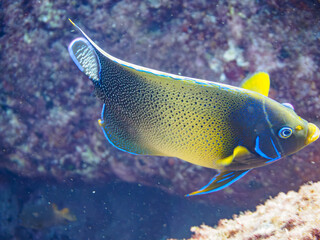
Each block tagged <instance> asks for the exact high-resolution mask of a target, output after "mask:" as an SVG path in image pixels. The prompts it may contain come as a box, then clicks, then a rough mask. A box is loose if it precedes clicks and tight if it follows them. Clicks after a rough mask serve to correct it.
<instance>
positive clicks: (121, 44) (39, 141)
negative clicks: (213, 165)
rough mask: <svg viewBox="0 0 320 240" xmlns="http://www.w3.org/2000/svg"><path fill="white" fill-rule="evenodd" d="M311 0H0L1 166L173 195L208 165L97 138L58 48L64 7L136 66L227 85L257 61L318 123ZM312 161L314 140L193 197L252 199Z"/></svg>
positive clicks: (310, 173)
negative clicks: (130, 150)
mask: <svg viewBox="0 0 320 240" xmlns="http://www.w3.org/2000/svg"><path fill="white" fill-rule="evenodd" d="M301 5H302V6H301ZM319 5H320V3H319V2H318V1H311V0H310V1H306V2H304V3H300V1H296V0H292V1H290V0H286V1H281V4H277V1H250V0H246V1H228V2H225V1H220V2H218V3H217V2H213V1H201V0H197V1H192V2H183V1H174V2H172V1H160V2H158V1H156V2H155V1H147V2H145V1H134V2H132V1H128V0H121V1H115V2H114V1H109V0H104V1H102V2H100V3H99V5H93V4H92V3H91V2H86V4H79V3H74V2H73V3H69V2H68V1H65V0H58V1H54V2H50V1H35V0H34V1H23V0H18V1H3V2H1V3H0V6H1V8H2V11H1V13H2V14H1V15H0V50H1V51H0V56H1V61H0V69H1V72H2V75H1V76H2V77H1V81H0V89H1V91H0V104H1V109H2V114H1V115H0V126H1V131H0V147H1V151H0V167H1V168H4V169H8V170H10V171H12V172H14V173H16V174H18V175H21V176H26V177H30V178H37V177H46V178H54V179H57V180H59V181H61V182H63V181H73V180H74V179H79V178H80V179H82V180H84V181H86V182H95V181H100V182H101V181H102V182H108V181H110V179H114V178H120V179H121V180H123V181H128V182H136V183H141V184H145V185H149V186H154V187H159V188H161V189H163V190H165V191H167V192H170V193H173V194H178V195H181V196H182V195H184V194H186V193H189V192H191V191H193V190H195V189H198V188H199V187H201V186H203V185H205V184H206V183H207V182H208V180H209V179H210V178H211V177H212V175H213V171H212V170H209V169H205V168H201V167H198V166H193V165H191V164H189V163H186V162H183V161H180V160H178V159H173V158H160V157H142V156H132V155H129V154H127V153H124V152H120V151H119V150H117V149H115V148H114V147H112V146H111V145H110V144H109V143H107V142H106V140H105V139H104V136H103V133H102V132H101V130H100V128H99V125H98V122H97V120H98V119H99V117H100V112H101V107H102V104H101V103H100V102H99V101H97V100H96V98H95V97H94V96H93V87H92V86H91V83H90V82H89V81H88V80H87V79H86V77H83V76H82V74H81V73H80V72H79V71H78V70H77V69H76V67H75V66H74V64H73V63H72V60H71V59H70V57H69V56H68V51H67V46H68V44H69V42H70V41H71V40H72V39H73V38H75V37H76V36H80V34H78V33H76V32H74V30H73V26H72V25H71V24H70V23H69V21H68V20H67V18H68V17H70V18H72V19H73V20H74V21H75V22H76V23H78V24H79V25H80V26H82V27H83V26H87V27H88V28H84V30H86V32H87V33H88V34H89V35H90V36H92V37H94V39H96V41H97V43H99V45H100V46H101V47H102V48H103V49H106V50H107V51H109V52H110V53H111V54H112V55H114V56H116V57H119V58H121V59H124V60H126V61H129V62H132V63H135V64H139V65H143V66H146V67H150V68H154V69H158V70H162V71H165V72H171V73H181V74H182V75H185V76H190V77H196V78H203V79H208V80H213V81H219V82H224V83H227V84H231V85H240V82H241V81H242V79H243V78H244V77H246V76H247V75H248V74H249V73H253V72H256V71H267V72H269V73H270V76H271V82H272V85H271V97H272V98H275V99H276V100H277V101H279V102H290V103H291V104H292V105H293V106H294V107H295V110H296V112H297V113H298V114H299V115H301V116H302V117H304V118H305V119H307V120H309V121H311V122H316V123H318V124H319V120H318V119H319V114H318V113H319V111H320V99H319V96H320V81H319V79H320V71H319V66H320V57H319V56H320V49H319V47H318V45H319V39H320V37H319V29H318V26H317V25H316V24H314V23H315V22H318V21H319V19H320V15H319V14H318V13H319V9H320V8H319ZM297 12H299V14H297ZM127 16H130V18H128V17H127ZM17 19H19V21H18V22H17ZM81 23H83V25H82V24H81ZM13 43H14V44H13ZM319 167H320V148H319V142H317V143H314V144H313V145H311V146H309V147H308V148H306V149H304V150H302V151H300V152H299V153H298V154H295V155H293V156H291V157H288V158H286V159H283V160H281V161H280V162H277V163H275V164H272V165H270V166H268V167H265V168H263V169H256V170H252V171H251V173H250V175H248V176H245V177H244V178H243V179H241V181H239V182H237V183H235V184H233V185H232V186H231V187H229V188H227V189H225V190H224V191H221V192H218V193H215V194H213V195H210V196H202V197H196V198H194V199H196V200H201V201H207V202H223V203H228V204H230V205H238V206H241V207H244V208H248V207H253V206H255V205H256V204H257V202H259V201H262V200H263V199H265V198H267V197H268V196H269V195H273V196H274V195H275V194H277V193H278V192H279V191H287V190H290V189H297V188H298V186H300V185H301V184H302V183H305V182H307V181H310V180H311V181H316V180H319V174H318V173H317V172H316V169H319ZM252 195H254V196H255V197H254V198H253V197H248V196H252Z"/></svg>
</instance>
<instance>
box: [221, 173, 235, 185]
mask: <svg viewBox="0 0 320 240" xmlns="http://www.w3.org/2000/svg"><path fill="white" fill-rule="evenodd" d="M233 176H234V175H231V176H229V177H226V178H222V179H221V180H219V181H217V183H219V182H223V181H225V180H227V179H229V178H232V177H233Z"/></svg>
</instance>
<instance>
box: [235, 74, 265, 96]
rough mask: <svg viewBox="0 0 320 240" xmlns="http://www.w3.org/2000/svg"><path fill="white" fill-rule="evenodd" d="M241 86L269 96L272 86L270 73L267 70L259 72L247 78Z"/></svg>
mask: <svg viewBox="0 0 320 240" xmlns="http://www.w3.org/2000/svg"><path fill="white" fill-rule="evenodd" d="M241 87H242V88H244V89H248V90H251V91H254V92H257V93H260V94H262V95H264V96H266V97H268V94H269V88H270V79H269V74H268V73H265V72H258V73H256V74H254V75H252V76H251V77H250V78H248V79H246V80H245V81H244V82H243V83H242V84H241Z"/></svg>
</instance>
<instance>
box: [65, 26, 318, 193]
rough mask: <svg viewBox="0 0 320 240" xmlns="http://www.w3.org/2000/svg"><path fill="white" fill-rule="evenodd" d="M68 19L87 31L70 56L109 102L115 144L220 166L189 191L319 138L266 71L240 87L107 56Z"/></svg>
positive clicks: (104, 119)
mask: <svg viewBox="0 0 320 240" xmlns="http://www.w3.org/2000/svg"><path fill="white" fill-rule="evenodd" d="M70 22H71V23H72V24H73V25H74V26H75V27H76V28H77V29H78V30H79V31H80V32H81V33H82V34H83V37H80V38H76V39H74V40H73V41H72V42H71V43H70V45H69V47H68V50H69V53H70V56H71V58H72V60H73V61H74V63H75V64H76V65H77V66H78V68H79V69H80V70H81V71H82V72H84V73H85V74H86V75H87V76H88V77H89V78H90V79H91V81H92V82H93V84H94V87H95V92H96V95H97V97H98V98H100V99H101V100H102V102H103V103H104V104H103V108H102V113H101V119H100V120H99V125H100V126H101V128H102V131H103V133H104V135H105V137H106V138H107V139H108V141H109V142H110V143H111V144H112V145H113V146H115V147H116V148H118V149H120V150H123V151H126V152H128V153H132V154H142V155H154V156H168V157H177V158H180V159H183V160H185V161H188V162H190V163H193V164H196V165H200V166H203V167H207V168H213V169H217V170H219V173H218V174H217V175H216V176H214V178H213V179H212V180H211V181H210V182H209V183H208V184H207V185H206V186H205V187H203V188H201V189H200V190H198V191H195V192H193V193H190V194H188V195H187V196H190V195H197V194H204V193H210V192H214V191H218V190H221V189H223V188H225V187H227V186H229V185H230V184H232V183H233V182H235V181H237V180H238V179H240V178H241V177H243V176H244V175H245V174H246V173H248V172H249V171H250V170H251V169H252V168H256V167H261V166H265V165H268V164H270V163H273V162H275V161H277V160H279V159H281V158H283V157H285V156H288V155H290V154H293V153H295V152H297V151H299V150H300V149H302V148H304V147H305V146H306V145H308V144H310V143H312V142H314V141H315V140H317V139H318V137H319V134H320V131H319V128H318V127H317V126H316V125H314V124H312V123H308V122H307V121H306V120H304V119H302V118H301V117H299V116H298V115H297V114H296V113H295V111H294V108H293V106H292V105H291V104H289V103H283V104H281V103H278V102H276V101H274V100H272V99H271V98H269V97H268V93H269V87H270V80H269V75H268V74H267V73H265V72H258V73H256V74H254V75H252V76H251V77H249V78H248V79H246V80H245V81H244V82H243V83H242V85H241V87H234V86H230V85H226V84H221V83H216V82H211V81H206V80H200V79H195V78H189V77H184V76H178V75H173V74H169V73H165V72H160V71H156V70H153V69H149V68H145V67H141V66H138V65H134V64H131V63H128V62H125V61H122V60H120V59H117V58H115V57H113V56H111V55H109V54H108V53H106V52H105V51H103V50H102V49H101V48H100V47H99V46H97V45H96V44H95V43H94V42H93V41H92V40H91V39H90V38H89V37H88V36H87V35H86V34H85V33H84V32H83V31H82V30H81V29H80V28H79V27H78V26H77V25H76V24H74V23H73V22H72V21H71V20H70Z"/></svg>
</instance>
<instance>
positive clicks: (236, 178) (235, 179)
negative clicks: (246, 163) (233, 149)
mask: <svg viewBox="0 0 320 240" xmlns="http://www.w3.org/2000/svg"><path fill="white" fill-rule="evenodd" d="M250 170H251V169H248V170H245V171H235V172H232V173H237V172H242V173H241V174H239V175H238V176H237V177H235V178H234V179H232V180H231V181H227V182H226V183H225V184H223V185H222V186H220V187H218V188H214V189H212V190H210V191H207V192H200V193H196V194H192V193H191V194H187V195H186V197H189V196H196V195H202V194H207V193H212V192H217V191H220V190H221V189H224V188H226V187H228V186H230V185H231V184H232V183H234V182H235V181H237V180H239V179H240V178H242V177H243V176H244V175H246V174H247V173H248V172H249V171H250ZM221 173H223V172H221ZM221 173H218V174H217V175H216V176H214V178H213V179H212V180H211V181H210V182H209V183H208V184H207V185H206V186H204V187H203V188H201V189H199V190H198V191H202V190H204V189H205V188H207V187H208V186H209V185H210V184H212V183H213V182H214V180H216V179H217V178H218V177H219V176H220V174H221ZM229 174H230V173H228V174H226V175H229ZM223 177H224V176H223ZM232 177H234V176H230V177H228V178H226V179H224V181H225V180H228V179H230V178H232ZM219 182H222V180H219V181H217V182H216V183H219Z"/></svg>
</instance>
